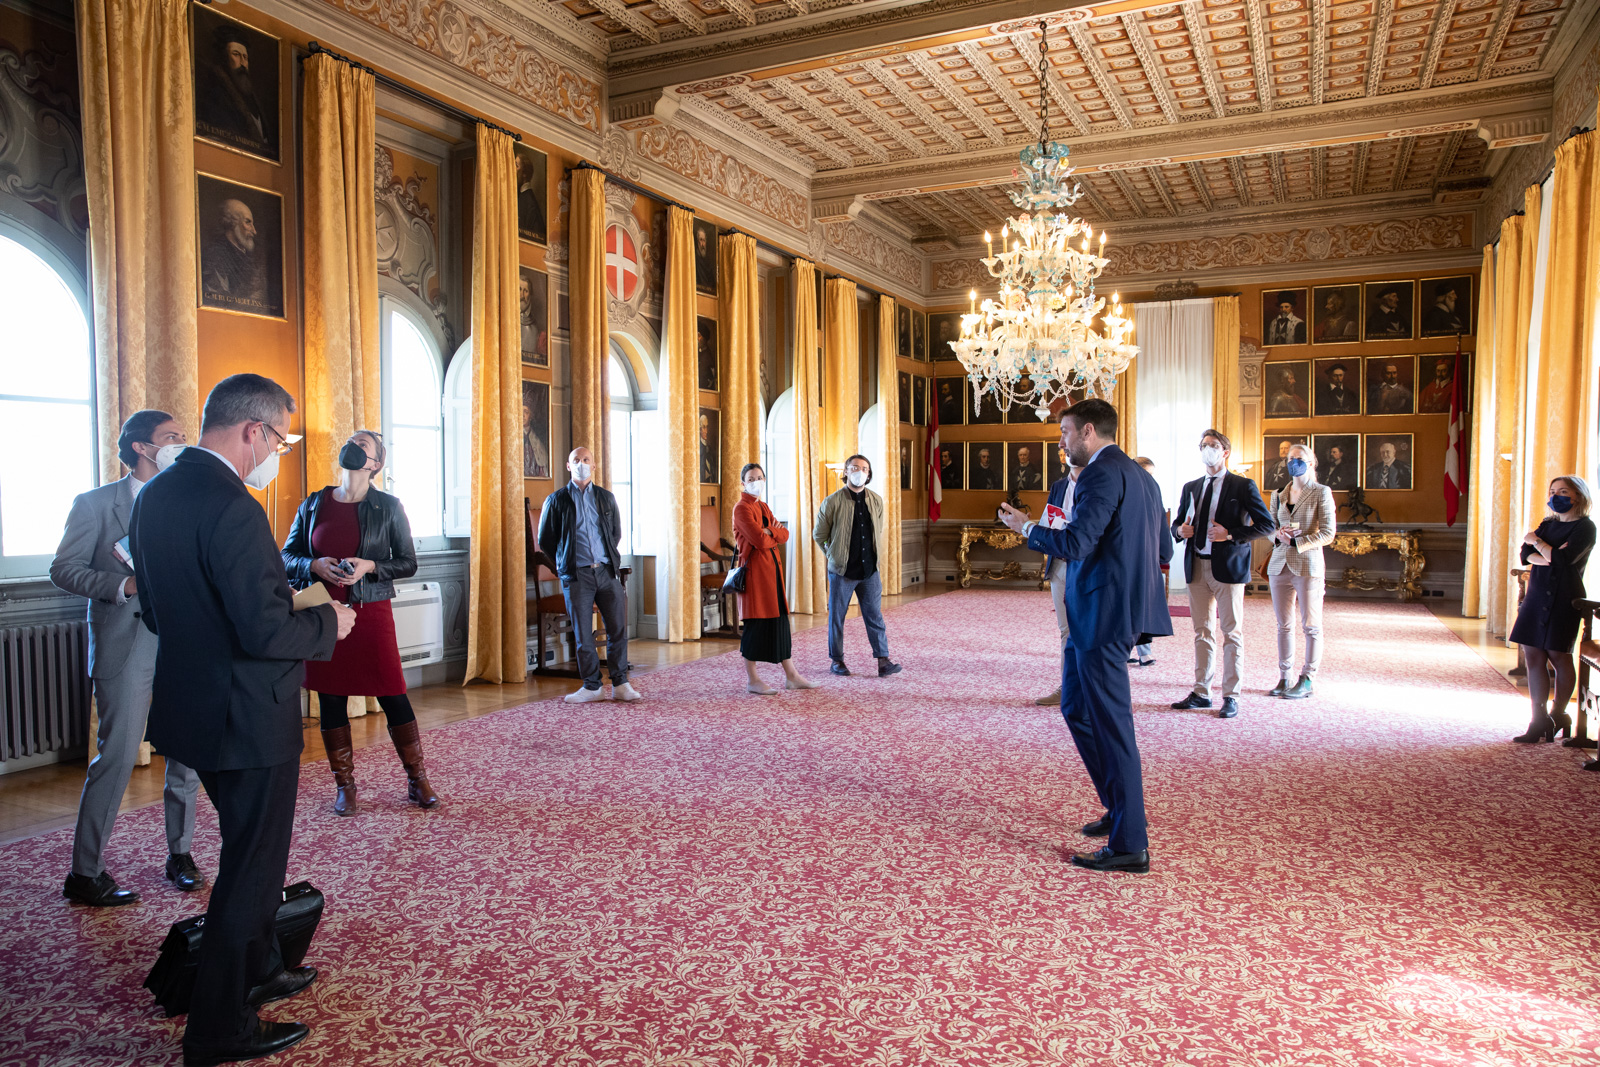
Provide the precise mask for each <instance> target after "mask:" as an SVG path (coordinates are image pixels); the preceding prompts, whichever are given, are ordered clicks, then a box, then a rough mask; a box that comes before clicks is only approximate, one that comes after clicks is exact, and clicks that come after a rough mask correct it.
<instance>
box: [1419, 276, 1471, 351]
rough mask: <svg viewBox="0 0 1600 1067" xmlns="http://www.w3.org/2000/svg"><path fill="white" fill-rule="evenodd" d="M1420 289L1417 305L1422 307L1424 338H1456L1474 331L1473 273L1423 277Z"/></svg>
mask: <svg viewBox="0 0 1600 1067" xmlns="http://www.w3.org/2000/svg"><path fill="white" fill-rule="evenodd" d="M1421 290H1422V296H1421V299H1419V300H1418V301H1417V304H1418V306H1420V307H1421V308H1422V336H1423V337H1455V336H1456V335H1457V334H1470V333H1471V332H1472V278H1471V276H1470V275H1466V274H1463V275H1460V276H1458V277H1455V278H1424V279H1422V285H1421Z"/></svg>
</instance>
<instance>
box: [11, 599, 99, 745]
mask: <svg viewBox="0 0 1600 1067" xmlns="http://www.w3.org/2000/svg"><path fill="white" fill-rule="evenodd" d="M90 695H91V688H90V683H89V624H88V623H87V622H60V623H51V624H49V625H45V626H17V627H12V628H10V629H5V630H0V702H3V703H4V705H5V717H4V720H3V722H0V730H3V735H0V761H9V760H14V759H20V758H21V757H24V756H33V755H38V754H40V753H45V752H59V751H62V750H71V751H72V752H74V753H77V752H81V751H82V750H83V748H84V746H85V745H87V744H88V741H89V697H90Z"/></svg>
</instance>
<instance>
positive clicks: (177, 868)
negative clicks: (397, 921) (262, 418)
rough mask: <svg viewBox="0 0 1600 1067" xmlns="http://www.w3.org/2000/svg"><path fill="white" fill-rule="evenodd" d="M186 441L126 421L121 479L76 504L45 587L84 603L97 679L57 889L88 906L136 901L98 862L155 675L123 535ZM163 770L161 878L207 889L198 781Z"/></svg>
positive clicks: (158, 426)
mask: <svg viewBox="0 0 1600 1067" xmlns="http://www.w3.org/2000/svg"><path fill="white" fill-rule="evenodd" d="M184 444H185V439H184V436H183V430H182V428H181V427H179V426H178V423H177V422H176V421H175V420H174V419H173V417H172V416H171V415H168V414H167V413H166V412H165V411H138V412H135V413H134V414H132V415H131V416H129V417H128V421H127V422H125V423H123V425H122V433H121V435H120V436H119V437H118V438H117V453H118V455H119V456H120V457H121V459H122V462H123V463H124V464H125V465H126V466H127V467H128V474H127V476H126V477H124V478H122V479H121V480H119V481H115V482H111V483H110V484H108V485H102V486H101V487H100V488H98V489H91V490H89V491H88V492H87V493H84V494H82V495H81V496H79V497H78V499H77V500H75V501H73V504H72V511H71V513H70V514H69V515H68V516H67V528H66V533H65V534H63V535H62V538H61V545H60V547H59V548H57V549H56V556H55V559H54V560H53V561H52V562H51V564H50V580H51V581H52V582H54V583H55V584H56V585H57V586H58V587H59V588H61V589H64V590H66V591H67V592H69V593H75V594H77V595H78V596H81V597H85V598H87V599H88V601H89V677H90V678H91V679H93V681H94V697H95V704H96V706H97V707H98V708H99V713H100V728H99V731H98V733H97V735H96V737H95V757H94V759H92V760H90V761H89V773H88V776H87V778H86V779H85V781H84V783H83V796H82V797H81V798H80V799H79V801H78V825H77V830H76V832H75V833H74V835H73V842H72V871H71V873H70V874H68V875H67V882H66V886H65V887H64V888H63V889H62V893H63V895H65V896H66V897H68V898H69V899H71V900H76V901H79V902H81V903H84V904H89V905H93V906H95V907H109V906H114V905H117V904H132V903H134V902H135V901H137V900H138V899H139V894H138V893H136V892H134V891H133V890H131V889H123V888H120V887H119V886H118V885H117V882H116V879H114V878H113V877H111V875H110V873H109V872H107V871H106V868H105V857H104V852H105V843H106V839H107V838H108V837H110V836H111V828H112V826H113V825H114V824H115V823H116V819H117V810H118V809H119V808H120V807H121V806H122V794H123V792H124V791H125V790H126V789H127V788H128V776H129V775H130V774H131V773H132V772H133V765H134V762H135V760H137V758H138V755H139V744H140V742H141V741H143V740H144V733H145V720H146V719H147V718H148V717H149V714H150V687H151V683H152V682H153V680H154V678H155V671H156V644H157V642H156V635H155V634H153V633H151V632H150V631H149V630H148V629H146V628H145V627H144V626H143V625H142V624H141V622H140V617H141V615H142V612H141V610H140V602H139V589H138V578H137V576H136V575H135V574H134V572H133V569H132V567H130V566H129V565H128V562H127V561H128V560H130V559H131V557H130V556H129V555H127V541H126V535H127V533H128V522H129V518H130V517H131V516H132V514H133V501H134V498H135V497H137V496H138V495H139V492H140V490H142V489H143V488H144V486H145V483H146V482H148V481H149V480H150V479H151V478H154V477H155V476H156V474H157V473H158V472H159V471H160V470H161V469H163V468H165V467H166V466H167V464H169V463H171V462H172V459H173V457H174V456H175V454H176V453H177V452H178V451H179V450H181V449H182V448H183V446H184ZM166 765H167V781H166V789H165V791H164V792H163V794H162V799H163V801H164V802H165V805H166V813H167V851H168V853H169V855H168V857H167V871H166V874H167V878H168V879H169V880H170V881H171V882H172V883H173V884H174V885H176V886H177V887H178V888H179V889H183V890H195V889H199V888H201V887H202V886H203V885H205V878H204V876H202V875H201V873H200V871H199V869H198V868H197V867H196V866H195V862H194V860H193V859H192V858H190V855H189V846H190V842H191V841H192V840H193V838H194V807H195V794H196V793H197V791H198V790H199V788H200V779H199V777H198V776H197V775H196V774H195V772H194V771H192V770H190V769H189V768H188V767H185V766H184V765H183V764H181V763H179V762H177V761H176V760H173V759H170V758H169V759H167V760H166Z"/></svg>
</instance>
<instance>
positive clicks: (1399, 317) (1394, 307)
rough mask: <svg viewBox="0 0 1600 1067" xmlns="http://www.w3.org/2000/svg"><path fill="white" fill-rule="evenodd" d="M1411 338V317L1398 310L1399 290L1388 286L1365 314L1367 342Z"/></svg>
mask: <svg viewBox="0 0 1600 1067" xmlns="http://www.w3.org/2000/svg"><path fill="white" fill-rule="evenodd" d="M1410 336H1411V316H1410V315H1409V314H1406V313H1405V312H1402V311H1401V310H1400V290H1399V289H1398V288H1396V287H1395V286H1392V285H1391V286H1388V287H1387V288H1385V289H1384V290H1383V292H1381V293H1379V294H1378V303H1377V304H1376V305H1375V306H1374V307H1373V309H1372V310H1371V311H1369V312H1367V340H1369V341H1377V340H1383V339H1389V340H1395V339H1399V340H1404V339H1405V338H1407V337H1410Z"/></svg>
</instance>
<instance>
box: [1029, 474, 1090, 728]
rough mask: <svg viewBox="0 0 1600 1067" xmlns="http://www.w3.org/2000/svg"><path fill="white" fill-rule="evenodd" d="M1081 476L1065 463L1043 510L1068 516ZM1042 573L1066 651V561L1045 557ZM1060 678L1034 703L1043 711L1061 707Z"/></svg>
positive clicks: (1058, 673) (1058, 672)
mask: <svg viewBox="0 0 1600 1067" xmlns="http://www.w3.org/2000/svg"><path fill="white" fill-rule="evenodd" d="M1082 473H1083V471H1082V469H1080V468H1078V467H1074V466H1073V465H1072V464H1071V462H1068V463H1067V473H1066V474H1065V475H1064V476H1063V477H1060V478H1057V479H1056V482H1055V484H1054V485H1052V486H1051V487H1050V499H1049V500H1048V501H1046V505H1047V507H1046V510H1049V506H1052V505H1053V506H1055V507H1058V508H1060V509H1061V511H1062V513H1063V514H1066V515H1068V516H1070V515H1071V514H1072V490H1073V487H1074V486H1076V485H1077V483H1078V475H1080V474H1082ZM1044 573H1045V574H1046V575H1048V576H1049V578H1050V603H1051V604H1053V605H1054V606H1055V609H1056V629H1057V630H1058V631H1060V633H1061V647H1062V648H1063V649H1065V648H1066V647H1067V635H1068V634H1069V633H1070V632H1071V631H1070V629H1069V628H1068V626H1067V601H1066V593H1067V561H1066V560H1064V559H1055V558H1053V557H1051V556H1045V557H1044ZM1060 677H1061V672H1060V671H1059V670H1058V671H1057V672H1056V678H1057V682H1056V687H1055V689H1054V690H1052V691H1051V692H1049V693H1046V694H1045V695H1044V696H1042V697H1039V698H1038V699H1037V700H1035V701H1034V703H1035V704H1038V705H1039V706H1040V707H1044V708H1053V707H1060V706H1061V683H1060V680H1059V679H1060Z"/></svg>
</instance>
